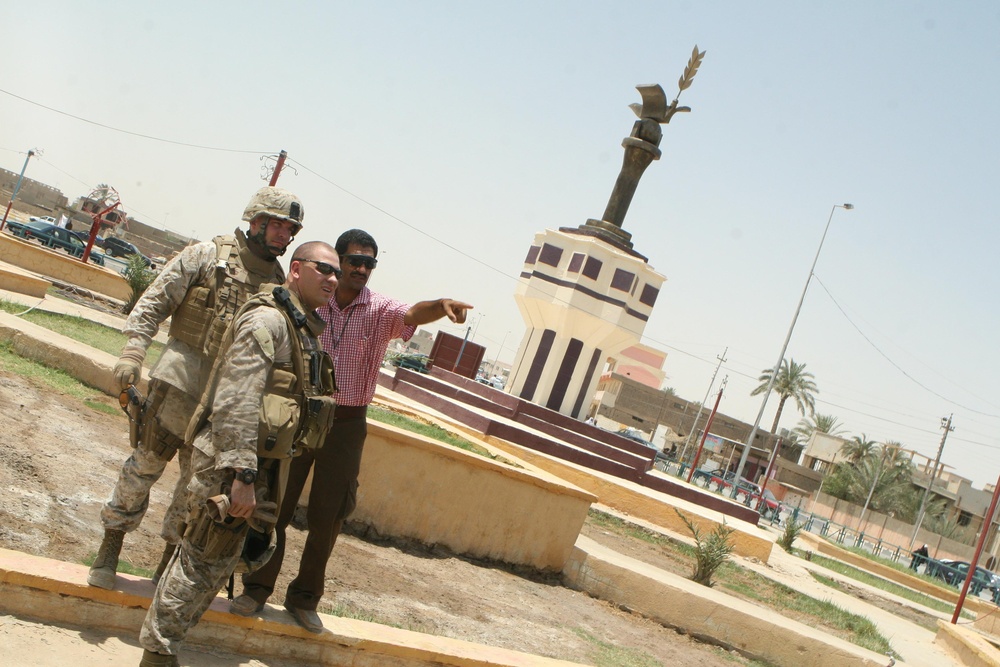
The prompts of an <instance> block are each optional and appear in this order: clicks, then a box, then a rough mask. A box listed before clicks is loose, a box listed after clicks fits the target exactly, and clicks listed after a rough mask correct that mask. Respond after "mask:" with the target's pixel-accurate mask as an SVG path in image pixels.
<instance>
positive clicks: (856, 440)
mask: <svg viewBox="0 0 1000 667" xmlns="http://www.w3.org/2000/svg"><path fill="white" fill-rule="evenodd" d="M879 451H880V450H879V446H878V443H877V442H875V441H874V440H869V439H868V436H867V435H865V434H864V433H862V434H861V435H856V436H854V437H853V438H851V440H850V441H849V442H847V443H846V444H844V445H843V446H842V447H841V448H840V454H841V456H843V457H844V458H846V459H847V460H848V461H849V462H850V463H855V464H856V463H860V462H861V461H864V460H865V459H868V458H872V457H877V456H878V455H879Z"/></svg>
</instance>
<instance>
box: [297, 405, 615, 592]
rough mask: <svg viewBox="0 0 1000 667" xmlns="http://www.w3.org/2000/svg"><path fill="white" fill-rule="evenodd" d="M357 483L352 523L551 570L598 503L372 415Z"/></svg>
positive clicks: (553, 481)
mask: <svg viewBox="0 0 1000 667" xmlns="http://www.w3.org/2000/svg"><path fill="white" fill-rule="evenodd" d="M359 482H360V487H359V490H358V507H357V509H356V510H355V511H354V514H353V515H352V516H351V521H352V522H360V523H363V524H366V525H370V526H372V527H374V528H375V530H376V531H378V532H379V533H380V534H383V535H392V536H395V537H405V538H410V539H415V540H419V541H420V542H423V543H426V544H440V545H442V546H445V547H447V548H448V549H450V550H452V551H454V552H456V553H460V554H466V555H469V556H474V557H476V558H489V559H492V560H499V561H503V562H505V563H514V564H517V565H526V566H529V567H533V568H537V569H541V570H549V571H556V572H558V571H559V570H561V569H562V568H563V566H564V565H565V563H566V561H567V559H568V558H569V555H570V553H572V551H573V544H574V542H575V541H576V537H577V535H579V533H580V529H581V527H582V526H583V522H584V521H585V520H586V518H587V511H588V510H589V509H590V505H591V503H593V502H595V501H596V500H597V498H596V497H594V495H593V494H591V493H588V492H586V491H584V490H582V489H579V488H576V487H574V486H572V485H570V484H567V483H566V482H564V481H562V480H559V479H556V478H553V477H549V476H548V475H545V474H544V473H542V474H538V473H535V472H529V471H527V470H522V469H517V468H513V467H511V466H508V465H505V464H502V463H497V462H495V461H492V460H490V459H488V458H485V457H483V456H479V455H476V454H470V453H469V452H466V451H463V450H461V449H458V448H456V447H452V446H450V445H446V444H443V443H441V442H438V441H436V440H432V439H430V438H426V437H424V436H420V435H417V434H414V433H411V432H409V431H404V430H402V429H399V428H396V427H393V426H388V425H386V424H380V423H379V422H376V421H372V420H369V422H368V439H367V440H366V441H365V454H364V457H363V458H362V461H361V473H360V476H359ZM306 497H307V493H306V492H303V498H306Z"/></svg>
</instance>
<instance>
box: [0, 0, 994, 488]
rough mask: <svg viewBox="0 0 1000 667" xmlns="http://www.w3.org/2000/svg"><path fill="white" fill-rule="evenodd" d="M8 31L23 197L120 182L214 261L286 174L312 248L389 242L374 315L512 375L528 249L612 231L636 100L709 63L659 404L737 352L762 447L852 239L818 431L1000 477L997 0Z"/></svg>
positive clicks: (89, 16) (356, 7)
mask: <svg viewBox="0 0 1000 667" xmlns="http://www.w3.org/2000/svg"><path fill="white" fill-rule="evenodd" d="M4 14H6V15H4ZM0 23H2V24H3V25H4V27H5V30H4V38H3V43H4V49H3V53H4V56H3V62H4V67H3V68H0V167H4V168H6V169H9V170H13V171H20V170H21V168H22V166H23V164H24V160H25V154H26V152H27V150H28V149H41V150H42V154H41V155H40V156H37V157H34V158H32V159H31V161H30V163H29V165H28V168H27V172H26V175H27V176H29V177H31V178H33V179H36V180H39V181H42V182H45V183H48V184H50V185H53V186H55V187H57V188H59V189H60V190H62V192H63V193H64V194H65V195H66V196H67V197H68V198H69V199H70V200H71V201H72V200H74V199H75V198H76V197H78V196H80V195H84V194H86V193H87V192H89V191H90V190H91V189H92V188H93V187H94V186H96V185H97V184H100V183H107V184H110V185H112V186H113V187H114V188H116V189H117V190H118V192H119V193H120V196H121V200H122V203H123V206H124V208H125V210H126V211H127V212H128V213H129V214H131V215H133V216H135V217H136V218H138V219H140V220H142V221H143V222H146V223H148V224H153V225H156V226H160V227H163V228H166V229H169V230H172V231H174V232H177V233H179V234H182V235H184V236H194V237H197V238H199V239H207V238H210V237H211V236H213V235H215V234H220V233H227V232H231V231H232V230H233V229H234V228H236V227H237V226H241V222H240V215H241V214H242V211H243V207H244V206H245V205H246V202H247V200H248V199H249V196H250V194H252V193H253V192H254V191H255V190H256V189H257V188H258V187H260V186H261V185H264V183H263V182H262V180H261V178H262V167H263V166H264V165H265V162H264V161H263V160H262V158H263V157H264V156H267V155H276V154H277V153H278V152H279V151H280V150H282V149H284V150H287V151H288V154H289V162H290V166H291V169H289V170H286V171H285V172H283V173H282V175H281V177H280V181H279V185H281V186H282V187H285V188H287V189H289V190H291V191H293V192H294V193H296V194H297V195H298V196H300V197H301V198H302V200H303V202H304V205H305V209H306V217H305V228H304V229H303V231H302V232H301V234H300V235H299V237H298V239H297V242H300V241H306V240H313V239H322V240H328V241H330V242H332V241H334V240H335V239H336V237H337V236H338V235H339V234H340V233H341V232H342V231H344V230H346V229H349V228H352V227H360V228H363V229H366V230H367V231H369V232H371V233H372V234H373V235H374V236H375V238H376V239H377V240H378V242H379V246H380V254H379V259H380V263H379V266H378V269H377V271H376V273H375V276H374V278H373V280H372V283H371V286H372V287H373V288H374V289H376V290H378V291H381V292H383V293H385V294H388V295H390V296H393V297H395V298H398V299H401V300H404V301H409V302H414V301H419V300H424V299H433V298H438V297H442V296H447V297H452V298H457V299H461V300H464V301H467V302H469V303H472V304H473V305H474V306H475V310H474V311H473V316H472V318H471V320H470V322H469V324H468V326H469V327H471V332H470V335H471V336H472V340H474V341H475V342H476V343H480V344H482V345H485V346H486V347H487V353H486V358H487V359H493V358H495V357H496V356H497V355H499V358H500V360H501V361H505V362H508V363H509V362H511V361H512V360H513V358H514V355H515V354H516V351H517V346H518V344H519V342H520V340H521V337H522V336H523V334H524V331H525V327H524V324H523V321H522V319H521V316H520V314H519V313H518V309H517V306H516V304H515V302H514V298H513V293H514V289H515V286H516V284H517V275H518V274H519V272H520V270H521V267H522V263H523V261H524V257H525V254H526V253H527V250H528V248H529V246H530V245H531V242H532V239H533V236H534V234H535V233H536V232H538V231H541V230H543V229H547V228H557V227H561V226H570V227H575V226H578V225H580V224H583V223H585V222H586V220H587V219H588V218H599V217H600V216H601V214H602V213H603V211H604V207H605V206H606V204H607V201H608V197H609V195H610V194H611V190H612V187H613V185H614V182H615V179H616V177H617V175H618V171H619V169H620V166H621V159H622V148H621V140H622V139H623V138H624V137H626V136H628V134H629V132H630V131H631V128H632V123H633V122H634V120H635V117H634V115H633V114H632V111H631V110H630V109H629V108H628V105H629V104H631V103H633V102H639V101H640V97H639V94H638V92H637V91H636V90H635V86H636V85H639V84H650V83H658V84H660V85H661V86H662V87H663V88H664V90H665V92H666V94H667V99H668V100H670V99H673V98H674V97H675V96H677V92H678V91H677V81H678V79H679V78H680V76H681V74H682V72H683V71H684V67H685V65H686V64H687V61H688V58H689V57H690V56H691V52H692V49H693V48H694V47H695V45H697V47H698V49H699V50H703V51H705V52H706V55H705V57H704V61H703V63H702V65H701V68H700V70H699V72H698V74H697V76H696V77H695V79H694V82H693V84H692V85H691V87H690V88H688V89H687V90H685V91H683V93H682V94H681V95H680V98H679V99H680V103H681V104H682V105H686V106H689V107H690V108H691V112H690V113H686V114H678V115H676V116H675V117H674V118H673V120H672V121H671V122H670V124H669V125H666V126H664V128H663V129H664V133H663V134H664V136H663V140H662V142H661V144H660V148H661V150H662V151H663V156H662V158H661V159H660V160H659V161H657V162H654V163H653V164H652V165H650V167H649V168H648V169H647V171H646V173H645V175H644V176H643V177H642V180H641V181H640V183H639V186H638V188H637V190H636V193H635V197H634V199H633V202H632V205H631V208H630V210H629V213H628V216H627V218H626V220H625V224H624V227H625V229H626V230H627V231H628V232H630V233H631V234H632V240H633V242H634V243H635V249H636V250H637V251H639V252H640V253H642V254H643V255H645V256H647V257H648V258H649V262H650V265H651V266H652V267H653V268H655V269H656V270H657V271H658V272H660V273H662V274H663V275H665V276H666V279H667V280H666V282H665V283H664V285H663V287H662V289H661V292H660V295H659V298H658V301H657V304H656V308H655V310H654V313H653V315H652V317H651V318H650V320H649V322H648V324H647V326H646V329H645V336H644V338H643V342H644V343H646V344H648V345H651V346H653V347H656V348H659V349H663V350H666V351H667V352H668V357H667V361H666V364H665V365H664V370H665V371H666V373H667V380H666V386H670V387H672V388H673V389H674V390H675V391H676V392H677V393H678V394H679V395H681V396H683V397H684V398H687V399H689V400H694V401H701V400H703V399H704V398H705V396H706V395H708V394H709V388H710V381H711V379H712V374H713V372H714V370H715V368H716V365H717V364H718V357H719V356H721V355H723V353H724V352H725V359H726V361H725V363H724V364H723V365H722V368H721V370H720V371H719V377H718V378H717V380H716V383H715V385H714V386H713V387H712V390H711V396H712V397H714V395H715V394H716V392H717V391H718V387H719V383H720V381H721V380H722V378H723V377H725V378H727V382H726V388H725V392H724V394H723V398H722V401H721V405H720V410H721V411H722V412H724V413H726V414H729V415H731V416H733V417H736V418H738V419H741V420H743V421H745V422H748V423H753V422H754V421H755V419H756V418H757V415H758V414H759V413H760V411H761V406H762V401H761V398H760V397H751V396H750V392H751V391H752V390H753V388H754V387H756V386H757V384H758V381H757V378H758V376H759V375H760V373H761V371H762V370H764V369H770V368H772V367H773V366H774V365H775V363H776V361H777V359H778V356H779V354H780V352H781V346H782V343H783V342H784V340H785V337H786V334H787V332H788V331H789V327H790V324H791V322H792V317H793V314H794V312H795V309H796V305H797V304H798V301H799V298H800V297H801V296H802V293H803V288H804V286H805V283H806V280H807V278H808V277H809V275H810V271H809V270H810V266H811V264H812V262H813V260H814V258H816V254H817V249H818V248H819V246H820V240H821V238H822V236H823V230H824V227H825V225H826V224H827V222H828V220H829V221H830V227H829V233H828V235H827V236H826V238H825V241H824V242H823V245H822V250H821V252H820V254H819V256H818V258H817V263H816V270H815V274H814V276H813V278H812V280H811V282H810V285H809V288H808V291H807V293H806V295H805V299H804V301H803V305H802V309H801V313H800V314H799V317H798V320H797V323H796V324H795V327H794V330H793V332H792V336H791V339H790V343H789V346H788V351H787V354H786V357H790V358H792V359H794V360H795V361H797V362H800V363H805V364H806V368H807V370H808V371H810V372H811V373H813V375H814V377H815V382H816V384H817V386H818V388H819V394H818V395H817V400H816V410H817V412H819V413H822V414H832V415H834V416H836V417H837V418H838V420H839V421H840V422H841V423H842V425H843V428H844V429H845V432H844V434H843V435H845V436H847V437H851V436H855V435H861V434H864V435H865V436H866V437H867V438H869V439H873V440H876V441H880V442H882V441H885V440H896V441H900V442H902V443H904V444H905V445H906V446H907V447H909V448H912V449H914V450H916V451H917V452H919V453H921V454H924V455H926V456H929V457H933V456H934V455H935V453H936V450H937V448H938V445H939V443H940V441H941V437H942V435H943V433H944V432H943V430H942V429H941V427H940V426H941V419H942V418H943V417H947V416H948V415H951V414H953V415H954V418H953V426H954V431H953V432H951V433H950V434H949V435H948V439H947V443H946V446H945V450H944V457H943V458H944V461H945V462H946V463H947V464H948V465H950V466H952V468H953V470H954V471H955V472H957V473H958V474H961V475H964V476H966V477H969V478H970V479H972V480H973V481H974V482H976V484H977V486H982V485H983V484H985V483H995V481H996V478H997V476H998V475H1000V437H998V427H1000V392H998V390H997V386H996V378H997V376H998V374H1000V355H998V352H997V345H996V342H997V340H998V333H1000V314H998V308H997V294H998V293H1000V279H998V277H997V272H996V271H992V270H990V269H989V268H988V267H989V266H991V265H992V263H993V261H994V255H995V253H996V249H997V247H998V245H1000V231H998V225H997V213H996V211H997V205H996V195H995V193H996V187H997V186H996V183H997V175H998V169H997V164H998V160H997V156H998V155H1000V132H998V130H997V121H996V110H997V109H998V108H1000V40H998V39H997V38H996V36H997V34H998V32H1000V5H997V4H996V3H994V2H986V1H969V2H962V3H955V2H891V1H890V2H877V3H873V2H862V1H850V0H848V1H844V2H838V3H819V2H756V3H747V2H697V3H696V2H674V1H668V0H664V1H661V2H628V1H618V2H593V1H590V2H588V1H582V2H572V3H570V2H561V3H556V2H544V1H539V0H534V1H532V2H496V3H476V2H435V1H432V0H429V1H426V2H419V3H417V2H402V1H394V0H386V1H385V2H380V3H358V2H333V1H331V2H324V3H308V2H287V3H274V2H270V3H264V2H256V1H246V0H244V1H242V2H230V1H219V2H212V3H204V2H187V1H186V0H181V1H178V2H171V3H166V4H164V3H134V2H103V3H101V5H100V10H99V11H98V10H97V9H96V8H95V7H94V6H92V5H89V4H87V3H78V2H69V1H65V2H54V1H46V0H36V2H33V3H22V4H21V5H19V6H18V9H17V12H16V13H14V12H13V10H12V9H11V8H8V9H7V11H5V12H0ZM844 203H851V204H853V205H854V207H855V208H854V209H853V210H845V209H841V208H835V205H838V204H844ZM831 213H832V218H830V216H831ZM286 263H287V262H286ZM437 328H438V327H437V326H432V327H430V329H431V330H432V331H435V330H436V329H437ZM440 328H441V329H442V330H445V331H448V332H449V333H453V334H455V335H459V336H462V335H465V334H466V333H467V328H466V327H465V326H457V325H451V324H450V323H447V322H446V323H443V324H441V325H440ZM713 400H714V399H713V398H710V400H709V405H711V402H712V401H713ZM776 406H777V400H776V399H775V398H771V399H770V400H769V401H768V402H767V404H766V406H765V407H764V412H763V416H762V419H761V427H762V428H765V429H766V428H769V427H770V425H771V421H772V419H773V417H774V410H775V408H776ZM800 417H801V415H799V414H798V413H797V412H796V410H795V407H794V405H791V404H789V405H788V406H786V408H785V411H784V413H783V416H782V419H781V424H780V425H781V426H782V427H785V428H789V429H791V428H794V427H795V426H796V424H797V423H798V421H799V419H800Z"/></svg>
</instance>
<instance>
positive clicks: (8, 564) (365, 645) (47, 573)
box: [0, 549, 583, 667]
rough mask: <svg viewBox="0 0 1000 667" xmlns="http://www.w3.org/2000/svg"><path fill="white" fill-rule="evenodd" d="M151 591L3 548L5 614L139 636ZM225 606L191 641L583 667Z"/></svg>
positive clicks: (285, 654) (347, 659) (327, 619)
mask: <svg viewBox="0 0 1000 667" xmlns="http://www.w3.org/2000/svg"><path fill="white" fill-rule="evenodd" d="M152 595H153V584H152V582H150V581H149V580H148V579H140V578H138V577H134V576H131V575H127V574H119V575H118V585H117V586H116V590H113V591H106V590H104V589H101V588H95V587H93V586H88V585H87V568H86V566H84V565H76V564H73V563H63V562H60V561H54V560H50V559H47V558H39V557H37V556H29V555H26V554H21V553H17V552H14V551H7V550H6V549H0V613H6V614H13V615H15V616H23V617H30V618H37V619H43V620H44V621H45V622H46V623H66V624H69V625H75V626H84V627H87V628H89V629H90V630H92V631H95V632H99V633H100V632H109V631H110V632H113V633H122V634H124V635H126V636H127V635H131V636H132V637H138V636H139V628H140V627H141V625H142V621H143V619H144V618H145V617H146V610H147V609H148V608H149V603H150V598H151V597H152ZM228 610H229V602H228V601H227V600H225V599H223V598H221V597H217V598H215V601H214V602H213V603H212V606H211V607H209V609H208V611H206V612H205V615H204V616H203V617H202V618H201V620H200V621H199V622H198V624H197V625H196V626H195V627H194V628H192V630H191V632H190V633H189V634H188V637H187V640H186V641H187V642H189V643H190V645H194V646H201V647H207V648H212V649H221V650H223V651H229V652H232V653H238V654H242V655H248V656H253V657H255V658H257V659H258V660H261V661H262V663H263V664H270V663H271V661H272V660H282V661H285V662H288V663H289V664H296V665H317V666H318V665H351V666H352V667H425V666H426V667H446V666H447V667H583V666H582V665H578V664H577V663H571V662H566V661H563V660H553V659H551V658H543V657H540V656H534V655H530V654H527V653H520V652H518V651H511V650H508V649H502V648H496V647H493V646H485V645H480V644H473V643H471V642H466V641H461V640H457V639H449V638H447V637H435V636H432V635H425V634H420V633H417V632H412V631H409V630H401V629H398V628H391V627H388V626H385V625H378V624H376V623H367V622H365V621H357V620H354V619H349V618H339V617H334V616H327V615H325V614H323V615H322V616H323V625H324V627H325V629H324V630H323V632H322V633H320V634H313V633H311V632H309V631H307V630H305V629H303V628H301V627H299V626H298V625H297V624H296V623H295V621H293V620H292V618H291V616H289V615H288V614H287V613H286V612H284V611H282V610H279V609H277V608H275V607H272V606H271V605H268V606H267V607H266V608H265V610H264V611H263V613H262V615H261V616H260V617H253V618H244V617H242V616H236V615H235V614H230V613H229V611H228ZM43 650H44V649H43ZM137 653H138V651H137ZM8 658H9V659H10V660H12V661H13V662H3V664H19V662H18V661H17V658H16V657H13V656H8ZM0 662H2V660H0ZM132 664H135V663H132ZM181 664H184V665H187V664H193V663H190V662H188V661H187V660H185V653H184V650H183V648H182V649H181Z"/></svg>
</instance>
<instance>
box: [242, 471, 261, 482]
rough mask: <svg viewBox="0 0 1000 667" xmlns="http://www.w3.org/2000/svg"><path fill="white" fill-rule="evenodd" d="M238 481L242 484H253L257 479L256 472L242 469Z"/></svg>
mask: <svg viewBox="0 0 1000 667" xmlns="http://www.w3.org/2000/svg"><path fill="white" fill-rule="evenodd" d="M240 481H241V482H243V483H244V484H253V483H254V482H256V481H257V473H256V472H255V471H253V470H243V471H242V472H240Z"/></svg>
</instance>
